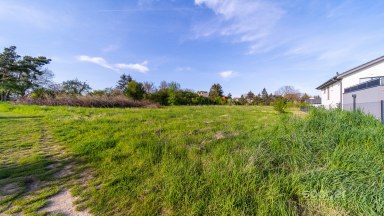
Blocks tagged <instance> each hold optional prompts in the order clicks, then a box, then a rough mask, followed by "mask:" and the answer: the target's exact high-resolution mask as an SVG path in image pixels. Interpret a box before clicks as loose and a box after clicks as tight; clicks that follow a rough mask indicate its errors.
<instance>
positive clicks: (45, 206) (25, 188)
mask: <svg viewBox="0 0 384 216" xmlns="http://www.w3.org/2000/svg"><path fill="white" fill-rule="evenodd" d="M7 123H8V124H9V126H10V127H9V128H12V127H13V129H14V130H15V131H14V132H13V133H10V135H12V137H11V136H10V137H11V138H12V139H13V140H12V141H13V142H15V143H21V142H25V137H26V135H25V134H28V135H30V136H31V137H32V138H34V139H36V140H32V141H34V142H32V141H31V143H32V145H30V146H27V145H22V146H27V147H25V148H23V149H20V150H17V149H15V150H14V149H12V148H14V147H13V146H12V145H7V140H6V139H4V140H0V151H1V150H3V151H4V152H6V153H7V155H6V157H4V158H6V159H5V160H6V161H2V162H3V163H1V164H0V215H29V214H36V213H37V214H40V213H48V214H62V215H70V216H71V215H79V216H83V215H86V216H88V215H91V214H90V213H89V212H88V211H87V210H84V211H77V210H76V205H75V204H74V202H75V201H76V200H77V199H76V198H75V197H73V196H72V195H71V193H70V189H71V188H72V187H73V186H74V185H77V184H83V183H84V182H86V181H87V180H89V179H90V174H89V175H85V174H84V173H90V172H89V171H87V170H85V169H84V168H83V167H82V166H81V163H80V161H78V160H77V159H75V158H73V157H71V156H70V154H68V153H67V152H66V150H65V147H63V145H61V144H60V143H58V142H57V141H55V140H54V139H53V137H52V135H51V133H50V130H49V128H48V126H47V125H45V124H44V121H43V120H42V119H36V118H30V119H29V118H15V119H10V120H8V122H7ZM1 129H2V128H0V133H1V132H2V131H1ZM11 138H10V139H9V140H11ZM32 138H31V139H32ZM0 153H2V152H0ZM13 159H14V160H13ZM20 161H21V162H20Z"/></svg>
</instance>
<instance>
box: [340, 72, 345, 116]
mask: <svg viewBox="0 0 384 216" xmlns="http://www.w3.org/2000/svg"><path fill="white" fill-rule="evenodd" d="M340 108H341V109H343V108H344V104H343V79H341V80H340Z"/></svg>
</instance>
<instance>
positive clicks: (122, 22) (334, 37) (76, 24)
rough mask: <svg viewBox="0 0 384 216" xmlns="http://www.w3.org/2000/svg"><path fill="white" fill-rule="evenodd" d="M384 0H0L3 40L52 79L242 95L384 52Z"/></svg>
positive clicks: (297, 83)
mask: <svg viewBox="0 0 384 216" xmlns="http://www.w3.org/2000/svg"><path fill="white" fill-rule="evenodd" d="M383 20H384V1H374V0H372V1H358V0H356V1H341V0H329V1H327V0H317V1H309V0H308V1H307V0H285V1H274V0H137V1H136V0H126V1H123V0H114V1H110V0H104V1H102V0H98V1H91V0H81V1H78V0H65V1H64V0H62V1H52V0H34V1H30V0H0V47H1V48H4V47H8V46H11V45H16V46H17V47H18V53H19V54H21V55H32V56H37V55H43V56H47V57H49V58H51V59H52V62H51V64H50V65H49V66H48V68H49V69H51V70H52V71H53V72H54V73H55V81H57V82H61V81H64V80H68V79H74V78H78V79H80V80H84V81H85V80H86V81H88V82H89V83H90V85H91V86H92V87H93V89H103V88H106V87H112V86H115V84H116V82H117V80H118V79H119V76H120V75H121V74H123V73H126V74H131V76H132V77H133V78H134V79H135V80H138V81H150V82H154V83H155V84H156V86H158V84H159V83H160V82H161V81H162V80H166V81H176V82H178V83H180V84H181V86H182V88H188V89H192V90H209V88H210V86H211V85H212V84H213V83H220V84H221V85H222V86H223V89H224V93H225V94H227V93H229V92H231V93H232V95H234V96H239V95H241V94H242V93H246V92H248V91H249V90H252V91H253V92H255V93H258V92H260V91H261V90H262V88H264V87H265V88H266V89H267V90H268V91H269V92H272V93H273V92H274V91H276V90H277V89H278V88H279V87H281V86H284V85H292V86H294V87H296V88H297V89H299V90H300V91H301V92H308V93H310V94H312V95H314V94H319V92H317V91H316V90H315V88H316V87H317V86H318V85H320V84H321V83H322V82H324V81H326V80H327V79H329V78H331V77H332V76H334V75H335V73H336V72H343V71H345V70H348V69H350V68H352V67H355V66H358V65H360V64H362V63H365V62H367V61H369V60H372V59H374V58H377V57H379V56H382V55H384V43H383V41H384V27H383V25H382V21H383Z"/></svg>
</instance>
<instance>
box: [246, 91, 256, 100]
mask: <svg viewBox="0 0 384 216" xmlns="http://www.w3.org/2000/svg"><path fill="white" fill-rule="evenodd" d="M246 98H247V99H248V100H252V101H253V99H254V98H255V94H254V93H253V92H252V91H249V92H248V93H247V96H246Z"/></svg>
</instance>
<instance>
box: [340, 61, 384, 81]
mask: <svg viewBox="0 0 384 216" xmlns="http://www.w3.org/2000/svg"><path fill="white" fill-rule="evenodd" d="M382 61H384V56H380V57H379V58H376V59H373V60H371V61H369V62H366V63H364V64H362V65H359V66H357V67H354V68H352V69H350V70H347V71H345V72H343V73H341V74H339V75H338V76H337V77H338V78H343V77H345V76H348V75H350V74H352V73H355V72H357V71H360V70H362V69H365V68H367V67H371V66H373V65H375V64H378V63H380V62H382Z"/></svg>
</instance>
